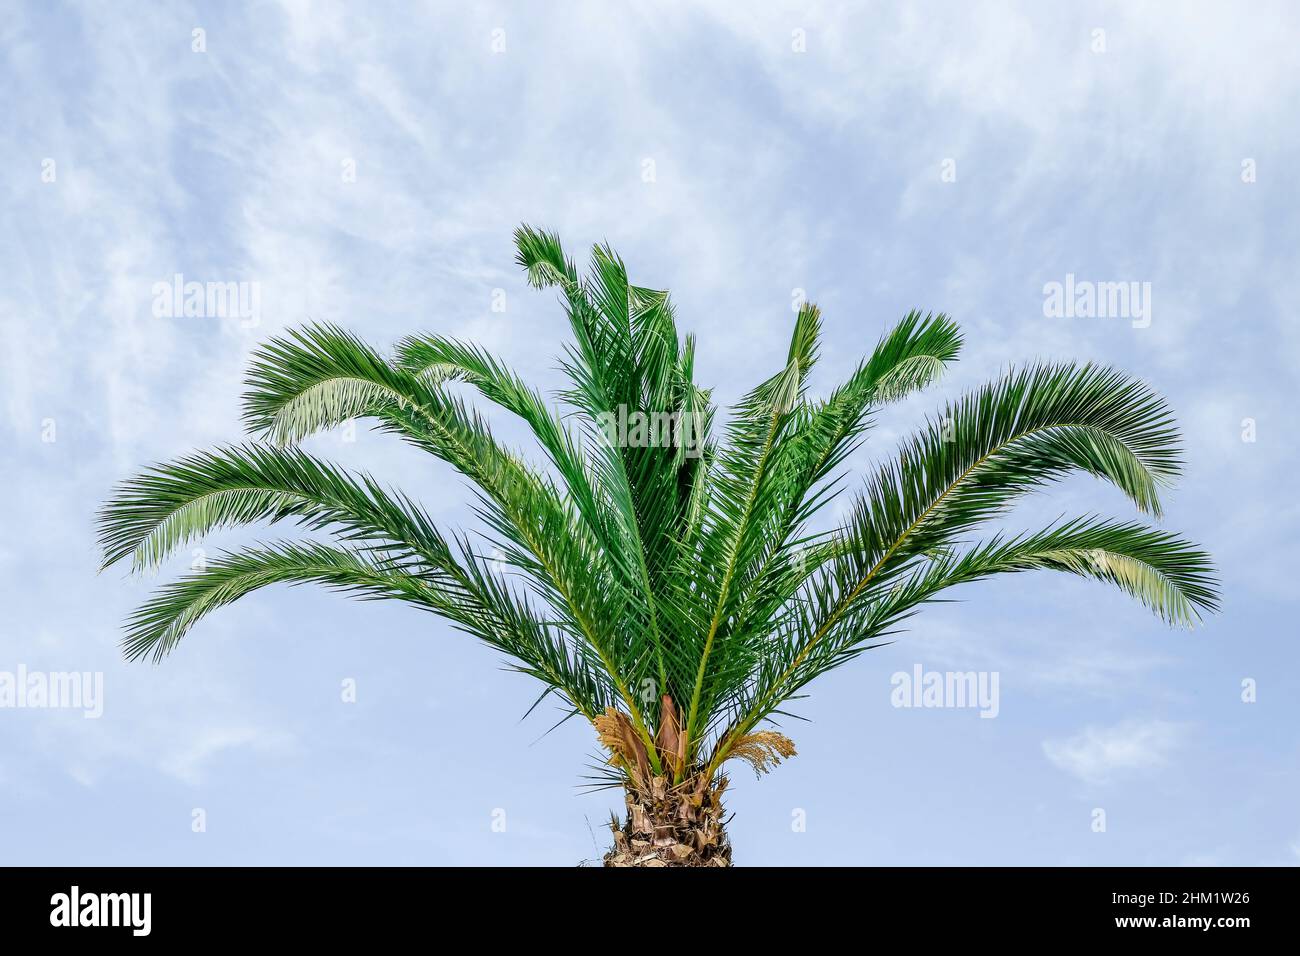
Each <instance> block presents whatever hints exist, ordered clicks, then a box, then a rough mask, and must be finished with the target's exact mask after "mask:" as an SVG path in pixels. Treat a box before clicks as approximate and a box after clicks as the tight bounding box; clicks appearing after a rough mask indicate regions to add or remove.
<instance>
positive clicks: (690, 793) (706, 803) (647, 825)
mask: <svg viewBox="0 0 1300 956" xmlns="http://www.w3.org/2000/svg"><path fill="white" fill-rule="evenodd" d="M726 788H727V778H726V777H721V778H719V780H718V783H717V785H716V786H709V783H708V781H706V780H704V779H703V778H699V777H697V778H695V779H687V780H685V781H683V782H682V783H680V784H678V785H677V786H676V787H669V786H668V781H667V780H665V778H663V777H655V778H654V779H653V780H651V782H650V787H649V789H648V791H647V790H643V789H640V788H635V787H628V789H627V792H626V803H627V819H626V820H624V821H623V823H622V824H621V825H620V824H619V822H618V820H617V818H613V819H611V820H610V822H609V826H610V830H612V831H613V833H614V846H613V847H612V848H611V849H610V851H609V852H608V853H606V854H605V865H606V866H731V843H730V841H729V840H728V839H727V834H726V831H725V830H724V829H723V820H722V792H723V791H724V790H725V789H726Z"/></svg>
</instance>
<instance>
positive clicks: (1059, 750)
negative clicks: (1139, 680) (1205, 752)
mask: <svg viewBox="0 0 1300 956" xmlns="http://www.w3.org/2000/svg"><path fill="white" fill-rule="evenodd" d="M1188 733H1189V729H1188V727H1186V726H1185V725H1182V724H1178V723H1173V722H1171V721H1167V720H1127V721H1123V722H1121V723H1118V724H1114V725H1112V726H1108V727H1091V726H1090V727H1085V728H1084V729H1083V730H1082V731H1081V732H1079V733H1078V734H1075V735H1074V736H1071V737H1066V738H1061V739H1050V740H1045V741H1043V753H1044V754H1046V755H1047V759H1048V760H1050V761H1051V762H1052V763H1053V764H1054V765H1055V766H1057V767H1058V768H1060V769H1061V770H1064V771H1065V772H1066V773H1068V774H1070V775H1071V776H1074V777H1077V778H1078V779H1079V780H1082V781H1083V782H1084V783H1088V784H1099V783H1108V782H1110V781H1111V780H1113V779H1115V778H1116V777H1120V776H1123V775H1127V774H1142V773H1152V772H1155V771H1158V770H1160V769H1162V768H1163V767H1165V766H1167V765H1168V764H1169V761H1170V760H1171V758H1172V757H1173V756H1174V754H1175V753H1176V752H1177V751H1178V750H1179V748H1180V747H1182V746H1183V744H1184V742H1185V741H1186V739H1187V736H1188Z"/></svg>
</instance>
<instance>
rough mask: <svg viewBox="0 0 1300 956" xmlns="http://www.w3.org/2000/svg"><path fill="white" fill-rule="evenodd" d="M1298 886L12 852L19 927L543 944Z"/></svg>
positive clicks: (1183, 898) (1298, 885) (94, 936)
mask: <svg viewBox="0 0 1300 956" xmlns="http://www.w3.org/2000/svg"><path fill="white" fill-rule="evenodd" d="M73 887H76V888H77V890H76V896H75V901H76V903H77V905H76V906H75V907H74V906H73V902H74V896H73V890H72V888H73ZM1297 890H1300V870H1296V869H1287V868H1209V867H1201V868H1123V869H1121V868H1096V869H1083V868H1080V869H1065V868H1061V869H1057V868H969V869H963V868H915V869H908V868H896V869H807V870H794V869H763V868H742V867H738V868H735V869H732V870H704V871H694V872H693V873H692V872H690V871H678V872H677V873H675V874H674V873H672V872H664V871H661V870H655V871H653V872H649V871H643V872H636V871H631V870H620V871H616V872H608V873H605V872H597V871H595V870H592V869H581V868H576V867H575V868H573V869H570V870H560V869H556V870H546V871H540V870H536V869H492V870H489V869H477V870H476V869H434V868H428V869H424V868H363V869H358V868H346V869H345V868H242V867H241V868H215V867H207V868H179V867H178V868H134V869H130V868H96V867H85V868H16V869H7V870H0V926H3V932H4V934H5V938H6V941H7V942H8V941H18V940H22V939H28V938H37V937H39V938H41V940H42V941H50V942H55V941H58V939H59V937H64V938H65V940H66V937H67V936H68V935H69V934H76V935H77V937H78V939H79V940H80V941H81V942H97V941H99V940H101V939H107V938H108V937H118V938H119V939H133V938H134V939H144V938H148V939H158V940H164V941H180V940H187V941H188V940H193V939H196V938H198V939H201V940H202V941H203V942H205V943H208V942H221V941H229V942H257V941H260V940H277V939H293V940H295V941H297V942H303V941H310V940H320V941H321V942H324V943H328V944H339V943H341V942H346V941H348V940H355V941H358V942H371V943H373V942H374V941H375V940H377V939H384V938H394V939H398V938H400V937H401V936H402V934H407V933H409V932H411V931H412V930H418V929H421V928H425V929H430V930H436V932H437V933H438V936H439V938H447V937H445V936H444V935H443V934H445V933H446V932H447V931H449V930H451V929H455V928H459V929H461V930H464V931H467V932H474V933H477V934H480V937H479V938H481V939H482V940H484V941H488V940H495V939H499V938H500V937H501V936H502V935H503V934H505V935H509V934H511V933H513V932H522V933H525V934H528V933H530V932H531V933H534V934H536V935H537V939H536V940H535V942H536V943H537V944H538V945H541V944H542V943H543V942H544V940H545V938H546V937H547V936H548V935H550V934H551V932H552V931H554V932H555V933H557V934H559V935H558V936H557V937H555V939H556V941H557V942H559V940H560V939H562V938H563V937H565V936H569V935H572V934H575V933H579V932H582V931H583V928H584V927H586V928H587V930H588V931H591V932H598V933H601V934H602V935H604V934H606V933H608V931H609V930H611V929H613V928H614V926H615V925H619V924H623V925H625V929H626V930H627V931H630V932H632V933H634V934H635V933H637V929H636V928H635V927H636V924H637V923H638V922H642V921H649V922H651V923H657V922H658V920H655V919H651V917H650V913H651V912H652V911H653V910H656V909H658V908H661V907H664V906H668V904H669V902H671V901H673V900H676V901H677V903H676V904H674V905H675V906H678V905H679V906H681V907H683V908H684V913H683V915H684V916H686V917H688V922H695V921H696V920H697V919H700V918H702V914H703V912H706V911H712V912H714V914H715V916H716V915H717V913H718V911H719V909H725V910H730V911H731V912H732V916H733V918H734V920H736V921H737V925H741V924H747V923H749V922H750V921H751V920H752V921H755V922H754V923H753V925H754V926H757V925H759V924H762V923H765V922H767V921H776V922H778V923H791V924H793V923H801V922H814V923H815V924H816V925H815V926H814V927H809V929H810V931H815V932H818V933H823V932H826V931H827V930H828V929H831V928H833V927H838V928H839V929H847V930H850V931H854V932H859V933H861V932H871V933H872V934H873V935H874V934H875V933H876V932H878V931H884V930H886V929H888V928H890V927H891V926H892V927H895V928H898V927H911V928H912V929H914V930H918V931H920V932H921V933H922V934H923V938H924V939H925V940H926V942H930V941H934V940H939V939H944V938H953V939H958V938H964V939H967V940H969V941H976V940H979V939H983V940H989V939H1021V938H1024V939H1036V938H1044V936H1046V938H1058V937H1059V938H1062V939H1073V938H1076V937H1087V938H1091V937H1096V936H1099V935H1100V936H1107V937H1112V938H1121V937H1123V936H1132V937H1134V938H1136V939H1146V940H1153V939H1154V940H1160V939H1172V940H1179V941H1182V940H1187V939H1189V938H1192V937H1199V938H1204V939H1207V940H1214V941H1215V942H1225V943H1230V942H1231V941H1233V940H1237V939H1242V938H1243V937H1242V935H1241V934H1247V936H1249V934H1252V933H1257V932H1263V933H1265V934H1268V935H1269V936H1272V935H1273V934H1276V933H1283V932H1286V931H1287V930H1292V931H1294V929H1295V923H1296V919H1295V913H1296V900H1297ZM103 894H111V895H110V896H108V897H105V896H104V895H103ZM122 894H128V895H127V896H123V895H122ZM129 894H140V895H137V896H130V895H129ZM143 894H148V910H147V914H148V919H147V925H146V920H145V918H144V916H145V912H146V910H145V897H144V896H143ZM88 899H89V900H91V901H88ZM647 907H649V909H647ZM701 907H702V908H703V910H701ZM74 910H75V912H76V917H75V921H76V922H78V923H80V922H114V921H115V922H116V923H117V924H118V925H116V926H102V925H96V926H85V925H79V926H75V927H74V926H72V925H70V924H71V923H72V922H73V921H74V917H73V915H72V914H73V912H74ZM691 912H694V913H696V916H689V913H691ZM638 914H639V915H638ZM1203 920H1208V921H1209V924H1208V926H1205V925H1202V924H1201V921H1203ZM1225 921H1231V923H1229V922H1225ZM55 923H61V924H62V925H57V926H56V925H54V924H55ZM548 927H549V929H548ZM146 928H147V930H148V932H147V934H146V933H144V932H143V930H144V929H146ZM657 933H658V931H655V932H654V933H653V934H652V935H655V936H657ZM972 934H976V935H974V936H972ZM14 951H16V950H14Z"/></svg>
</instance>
